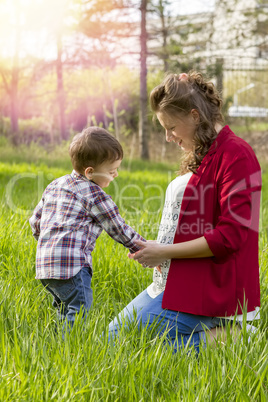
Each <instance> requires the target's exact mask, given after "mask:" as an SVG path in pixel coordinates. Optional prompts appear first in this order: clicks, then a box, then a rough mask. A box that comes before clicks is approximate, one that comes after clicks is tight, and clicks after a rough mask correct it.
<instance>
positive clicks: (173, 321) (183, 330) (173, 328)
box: [109, 290, 225, 352]
mask: <svg viewBox="0 0 268 402" xmlns="http://www.w3.org/2000/svg"><path fill="white" fill-rule="evenodd" d="M163 294H164V293H161V294H160V295H158V296H157V297H156V298H155V299H152V298H151V297H150V296H149V295H148V293H147V290H144V291H143V292H142V293H140V294H139V295H138V296H137V297H136V298H135V299H134V300H132V302H130V303H129V304H128V305H127V306H126V307H125V308H124V310H122V311H121V313H119V315H118V317H116V318H115V319H114V320H113V321H112V322H111V323H110V324H109V339H111V338H112V339H113V338H114V337H116V336H117V335H118V332H119V330H120V328H121V327H122V322H123V323H124V324H125V325H128V323H131V322H134V321H136V322H138V323H139V325H140V326H142V327H147V328H150V327H151V328H153V327H154V328H155V332H156V333H157V335H159V336H161V335H163V334H164V333H165V335H166V336H167V342H168V343H169V344H170V345H172V347H173V349H174V352H177V350H178V349H180V348H181V347H182V346H183V345H184V346H185V345H186V344H187V342H189V346H194V348H195V349H196V351H197V352H199V345H200V343H201V342H203V343H204V346H206V335H205V329H212V328H215V327H217V326H219V325H225V319H221V318H218V317H206V316H201V315H194V314H188V313H181V312H178V311H173V310H167V309H163V308H162V299H163Z"/></svg>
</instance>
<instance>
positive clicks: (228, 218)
mask: <svg viewBox="0 0 268 402" xmlns="http://www.w3.org/2000/svg"><path fill="white" fill-rule="evenodd" d="M150 102H151V108H152V110H153V112H154V113H155V114H156V116H157V119H158V120H159V122H160V124H161V125H162V126H163V128H164V130H165V133H166V140H167V141H168V142H175V143H176V144H177V145H178V146H179V147H181V148H182V150H183V151H184V153H185V155H184V159H183V161H182V163H181V171H180V176H179V177H177V178H176V179H175V180H174V181H173V182H172V183H171V184H170V185H169V187H168V189H167V193H166V200H165V206H164V211H163V215H162V220H161V224H160V228H159V234H158V239H157V241H156V242H155V241H153V242H147V243H142V242H138V245H139V246H141V247H142V250H140V251H139V252H137V253H135V254H132V255H130V256H129V257H130V258H133V259H135V260H137V261H138V262H139V263H141V264H142V265H143V266H144V267H145V266H146V267H157V268H155V269H154V275H153V283H152V284H151V285H150V286H149V287H148V288H147V289H146V290H145V291H144V292H142V293H141V294H140V295H139V296H137V297H136V298H135V299H134V300H133V301H132V302H131V303H130V304H129V305H128V306H127V307H126V308H125V309H124V310H123V311H122V313H121V314H120V315H119V320H120V321H121V320H122V317H123V316H124V317H127V319H128V320H133V319H134V318H133V317H134V316H135V317H136V319H137V320H138V321H139V323H140V324H142V325H144V326H145V325H148V324H149V325H151V324H152V323H153V322H156V321H157V322H159V323H161V325H159V326H158V333H159V334H161V333H163V332H164V331H168V335H169V340H170V342H172V343H173V345H174V349H175V350H177V348H178V347H180V346H181V344H182V343H184V344H185V343H186V342H187V341H189V343H190V344H192V345H194V346H195V348H196V349H197V350H198V349H199V343H200V341H201V340H202V341H203V342H204V343H206V336H205V331H204V330H205V329H209V330H210V332H209V334H210V335H212V336H211V339H213V337H214V336H215V333H216V328H218V332H221V331H224V328H223V327H224V325H225V324H226V322H227V320H232V319H233V318H234V316H235V317H236V318H237V319H238V320H239V319H241V320H242V313H243V311H245V310H246V311H247V319H248V320H253V319H255V318H257V315H258V308H259V306H260V286H259V266H258V222H259V210H260V191H261V170H260V165H259V163H258V161H257V158H256V156H255V154H254V152H253V150H252V148H251V147H250V146H249V145H248V144H247V143H246V142H245V141H244V140H242V139H241V138H239V137H236V136H235V134H234V133H233V132H232V131H231V130H230V128H229V127H228V126H223V117H222V113H221V106H222V101H221V99H220V97H219V95H218V93H217V91H216V89H215V87H214V85H213V84H212V83H211V82H207V81H206V80H205V79H204V78H203V76H202V75H201V74H200V73H196V72H191V73H189V75H188V74H185V73H183V74H180V75H179V76H177V75H176V74H170V75H168V76H167V77H166V79H165V80H164V81H163V83H161V84H160V85H159V86H157V87H156V88H154V89H153V91H152V93H151V96H150ZM134 310H135V311H136V313H134ZM118 325H119V324H118V321H117V319H115V320H114V321H113V322H112V323H111V324H110V326H109V330H110V332H111V333H112V334H113V335H115V334H116V332H117V330H118ZM189 339H190V340H189ZM208 339H210V337H208Z"/></svg>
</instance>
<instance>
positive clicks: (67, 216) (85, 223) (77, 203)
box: [29, 170, 144, 279]
mask: <svg viewBox="0 0 268 402" xmlns="http://www.w3.org/2000/svg"><path fill="white" fill-rule="evenodd" d="M29 222H30V225H31V228H32V231H33V235H34V237H35V238H36V239H37V240H38V244H37V251H36V278H37V279H48V278H54V279H69V278H71V277H73V276H75V275H76V274H77V273H78V272H79V271H80V270H81V269H82V267H83V266H85V265H86V266H90V267H91V268H92V257H91V253H92V251H93V249H94V247H95V243H96V240H97V238H98V237H99V236H100V234H101V232H102V230H103V229H104V230H105V231H106V232H107V233H108V234H109V235H110V236H111V237H112V238H113V239H114V240H116V241H117V242H118V243H121V244H123V245H124V246H125V247H127V248H129V250H130V251H131V252H135V251H137V250H138V249H139V248H138V247H137V246H135V244H134V241H135V240H144V239H143V238H142V237H141V236H140V235H139V234H138V233H136V232H135V231H134V229H132V228H131V227H130V226H128V225H126V223H125V221H124V219H123V218H122V217H121V216H120V214H119V211H118V208H117V206H116V205H115V203H114V202H113V200H112V199H111V197H110V196H109V195H107V194H106V193H105V192H104V191H103V190H102V189H101V188H100V187H99V186H98V185H97V184H95V183H93V182H91V181H89V180H88V179H86V178H85V177H84V176H82V175H80V174H78V173H77V172H75V171H74V170H73V172H72V173H71V174H70V175H66V176H63V177H60V178H59V179H56V180H54V181H53V182H52V183H50V184H49V185H48V187H47V188H46V190H45V191H44V193H43V196H42V199H41V201H40V202H39V204H38V205H37V206H36V208H35V210H34V212H33V216H32V217H31V218H30V220H29ZM103 253H105V250H103Z"/></svg>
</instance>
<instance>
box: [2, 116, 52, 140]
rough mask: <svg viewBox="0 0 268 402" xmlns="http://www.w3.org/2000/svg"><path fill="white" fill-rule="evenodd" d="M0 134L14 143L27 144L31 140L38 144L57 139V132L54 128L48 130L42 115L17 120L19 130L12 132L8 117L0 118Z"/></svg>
mask: <svg viewBox="0 0 268 402" xmlns="http://www.w3.org/2000/svg"><path fill="white" fill-rule="evenodd" d="M0 135H1V136H6V138H9V139H10V140H11V141H12V143H13V144H15V145H22V144H24V145H27V146H28V145H29V144H31V143H32V142H35V143H38V144H40V145H46V144H48V143H51V142H57V141H58V140H59V133H58V132H57V130H56V129H55V128H54V129H53V131H51V130H49V127H48V125H47V122H46V120H45V118H44V117H33V118H31V119H24V120H21V119H20V120H19V131H18V133H13V132H12V129H11V125H10V119H9V118H6V117H1V118H0Z"/></svg>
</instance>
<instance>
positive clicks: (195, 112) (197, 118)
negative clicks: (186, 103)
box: [191, 109, 200, 124]
mask: <svg viewBox="0 0 268 402" xmlns="http://www.w3.org/2000/svg"><path fill="white" fill-rule="evenodd" d="M191 115H192V117H193V119H194V122H195V123H196V124H198V123H199V121H200V116H199V112H198V110H196V109H192V110H191Z"/></svg>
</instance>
